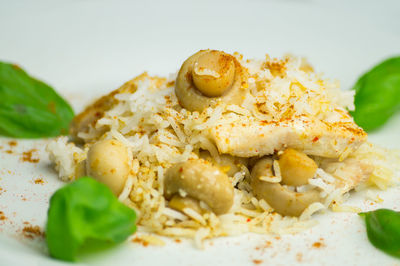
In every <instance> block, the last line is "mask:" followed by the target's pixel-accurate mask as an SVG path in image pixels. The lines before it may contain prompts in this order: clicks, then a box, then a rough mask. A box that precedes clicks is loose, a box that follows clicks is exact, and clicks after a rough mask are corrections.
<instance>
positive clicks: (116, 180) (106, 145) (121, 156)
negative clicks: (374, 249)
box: [86, 139, 130, 196]
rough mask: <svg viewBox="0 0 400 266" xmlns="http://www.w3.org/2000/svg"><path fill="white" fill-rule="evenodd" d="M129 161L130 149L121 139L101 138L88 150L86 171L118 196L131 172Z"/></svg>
mask: <svg viewBox="0 0 400 266" xmlns="http://www.w3.org/2000/svg"><path fill="white" fill-rule="evenodd" d="M129 162H130V160H129V155H128V149H127V148H126V147H125V146H124V145H123V144H122V143H121V142H120V141H117V140H113V139H112V140H101V141H98V142H96V143H95V144H93V145H92V146H91V147H90V149H89V151H88V155H87V161H86V171H87V174H88V175H90V176H92V177H93V178H94V179H96V180H97V181H99V182H101V183H103V184H105V185H107V186H108V187H109V188H110V189H111V191H112V192H113V193H114V194H115V195H116V196H118V195H119V194H120V193H121V192H122V189H123V188H124V185H125V181H126V179H127V178H128V175H129V172H130V167H129Z"/></svg>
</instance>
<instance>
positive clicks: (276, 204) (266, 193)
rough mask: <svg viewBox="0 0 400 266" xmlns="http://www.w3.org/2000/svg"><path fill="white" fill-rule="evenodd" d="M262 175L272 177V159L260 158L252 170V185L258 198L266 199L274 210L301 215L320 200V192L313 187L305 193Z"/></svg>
mask: <svg viewBox="0 0 400 266" xmlns="http://www.w3.org/2000/svg"><path fill="white" fill-rule="evenodd" d="M261 176H267V177H272V176H273V173H272V159H270V158H264V159H261V160H259V161H258V162H257V163H256V164H255V165H254V167H253V169H252V171H251V186H252V188H253V193H254V195H255V196H256V197H257V198H258V199H264V200H265V201H266V202H267V203H268V204H269V205H270V206H271V207H272V208H274V210H275V211H276V212H278V213H280V214H281V215H285V216H300V215H301V213H302V212H303V211H304V210H305V209H306V208H307V207H308V206H309V205H310V204H311V203H314V202H317V201H319V200H320V195H319V194H320V193H319V192H318V191H317V190H315V189H313V190H310V191H307V192H304V193H299V192H295V191H291V190H289V189H288V188H287V187H285V186H282V185H281V184H280V183H270V182H266V181H262V180H260V177H261Z"/></svg>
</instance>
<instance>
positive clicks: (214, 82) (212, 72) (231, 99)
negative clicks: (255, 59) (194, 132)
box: [175, 50, 246, 112]
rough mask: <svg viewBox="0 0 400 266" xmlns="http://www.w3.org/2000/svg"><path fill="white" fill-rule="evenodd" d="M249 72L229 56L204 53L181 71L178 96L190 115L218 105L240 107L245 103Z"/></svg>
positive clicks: (177, 85)
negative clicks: (221, 102) (225, 104)
mask: <svg viewBox="0 0 400 266" xmlns="http://www.w3.org/2000/svg"><path fill="white" fill-rule="evenodd" d="M245 80H246V72H245V70H244V69H243V67H242V66H241V65H240V63H239V62H238V60H237V59H236V58H235V57H234V56H232V55H230V54H227V53H224V52H222V51H216V50H202V51H200V52H198V53H196V54H194V55H192V56H191V57H189V58H188V59H187V60H186V61H185V62H184V63H183V64H182V67H181V69H180V70H179V73H178V77H177V78H176V86H175V94H176V96H177V97H178V100H179V102H180V103H181V105H182V106H183V107H184V108H186V109H187V110H189V111H199V112H201V111H202V110H203V109H205V108H207V107H210V106H215V105H216V104H217V103H218V102H219V101H223V102H225V103H229V104H238V105H239V104H241V103H242V102H243V100H244V95H245V92H246V91H245V89H244V86H243V83H244V81H245Z"/></svg>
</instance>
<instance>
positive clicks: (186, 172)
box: [164, 159, 233, 215]
mask: <svg viewBox="0 0 400 266" xmlns="http://www.w3.org/2000/svg"><path fill="white" fill-rule="evenodd" d="M164 187H165V190H164V196H165V198H166V199H167V200H170V199H172V198H173V197H174V196H175V195H178V194H179V193H186V194H187V196H189V197H190V198H193V199H196V200H199V201H203V202H204V203H206V204H207V205H208V207H210V209H211V210H212V211H213V212H214V213H215V214H217V215H220V214H224V213H227V212H228V211H229V209H230V208H231V207H232V204H233V186H232V183H231V182H230V181H229V178H228V176H227V175H226V174H225V173H223V172H222V171H221V170H219V169H218V168H217V167H214V166H212V164H211V163H210V162H207V161H205V160H203V159H196V160H188V161H186V162H183V163H177V164H175V165H173V166H172V167H170V168H169V169H168V170H167V172H166V174H165V178H164Z"/></svg>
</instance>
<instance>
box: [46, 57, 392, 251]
mask: <svg viewBox="0 0 400 266" xmlns="http://www.w3.org/2000/svg"><path fill="white" fill-rule="evenodd" d="M353 94H354V93H353V91H342V90H340V89H339V84H338V82H336V81H332V80H328V79H324V78H323V77H322V75H320V74H317V73H315V72H314V70H313V68H312V67H311V66H310V64H309V63H307V61H306V60H305V59H302V58H297V57H294V56H285V57H283V58H282V59H272V58H270V57H269V56H266V57H265V58H264V59H263V60H252V59H251V60H250V59H244V58H243V56H242V55H240V54H238V53H234V54H233V55H231V54H228V53H225V52H222V51H215V50H202V51H199V52H197V53H196V54H194V55H192V56H191V57H189V58H188V59H187V60H186V61H185V62H184V63H183V65H182V66H181V68H180V70H179V72H178V73H177V74H174V75H171V76H170V77H168V78H162V77H151V76H149V75H148V74H147V73H143V74H141V75H140V76H138V77H136V78H134V79H132V80H130V81H128V82H126V83H125V84H124V85H122V86H121V87H120V88H119V89H117V90H115V91H113V92H111V93H110V94H108V95H105V96H103V97H101V98H100V99H98V100H97V101H95V102H94V103H93V104H91V105H89V106H88V107H87V108H86V109H85V110H84V111H83V112H82V113H80V114H79V115H77V116H76V117H75V118H74V120H73V123H72V125H71V131H70V134H71V138H70V139H69V138H67V137H59V138H57V139H56V140H54V141H53V142H51V143H50V144H49V145H48V147H47V149H48V151H49V152H50V157H51V160H52V161H53V162H54V163H55V167H56V170H57V171H58V173H59V177H60V178H61V179H62V180H64V181H71V180H75V179H77V178H79V177H81V176H85V175H89V176H91V177H93V178H95V179H97V180H98V181H100V182H102V183H104V184H106V185H107V186H108V187H109V188H110V189H111V190H112V192H113V193H114V194H115V195H116V196H118V197H119V200H120V201H121V202H123V203H125V204H126V205H127V206H129V207H131V208H133V209H134V210H135V211H136V213H137V215H138V229H139V230H141V231H146V232H152V233H157V234H160V235H166V236H174V237H189V238H194V239H195V240H196V241H197V243H200V242H201V240H202V239H205V238H210V237H215V236H227V235H234V234H240V233H244V232H256V233H269V232H273V233H284V232H296V231H299V230H303V229H304V228H308V227H309V226H312V225H313V224H315V220H314V219H312V217H311V216H312V215H313V214H314V213H316V212H318V211H321V210H324V209H327V208H331V209H333V210H334V211H340V210H348V209H349V207H344V206H343V205H342V203H343V202H344V200H345V199H346V198H347V197H348V196H349V193H348V192H349V191H350V190H353V189H355V188H365V187H368V186H377V187H379V188H381V189H384V188H386V187H388V186H390V185H392V184H393V183H394V180H395V174H396V173H395V170H396V169H397V168H398V166H397V165H396V163H397V162H398V161H399V157H398V154H396V153H394V152H391V151H389V150H386V149H383V148H379V147H376V146H374V145H372V144H371V143H369V142H368V141H367V134H366V133H365V132H364V130H363V129H362V128H360V127H359V126H357V125H356V124H355V123H354V121H353V118H352V117H351V116H350V115H349V113H348V110H353V108H354V106H353Z"/></svg>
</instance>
